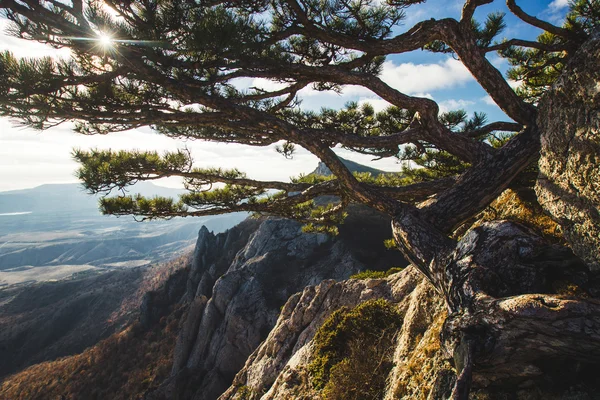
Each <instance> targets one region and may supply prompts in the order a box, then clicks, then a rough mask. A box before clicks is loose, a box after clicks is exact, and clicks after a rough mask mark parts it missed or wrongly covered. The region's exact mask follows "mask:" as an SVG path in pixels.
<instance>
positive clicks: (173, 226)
mask: <svg viewBox="0 0 600 400" xmlns="http://www.w3.org/2000/svg"><path fill="white" fill-rule="evenodd" d="M130 192H131V193H141V194H143V195H145V196H155V195H158V196H165V197H174V198H177V197H178V195H179V194H181V193H184V190H181V189H171V188H165V187H161V186H157V185H154V184H152V183H147V182H143V183H139V184H137V185H135V187H133V188H132V189H131V190H130ZM98 198H99V196H93V195H89V194H87V193H85V191H84V190H83V188H82V187H81V185H79V184H50V185H42V186H38V187H36V188H33V189H25V190H14V191H9V192H0V288H1V287H5V286H10V285H12V284H17V283H24V282H29V281H31V280H48V279H61V278H63V277H66V276H69V275H70V274H72V273H74V272H80V271H84V270H91V269H97V268H102V269H114V268H125V267H135V266H143V265H149V264H151V263H154V262H158V261H163V260H167V259H170V258H172V257H174V256H176V255H177V254H179V253H181V252H182V251H184V250H185V249H187V248H189V246H191V245H192V244H193V242H194V240H195V238H196V236H197V232H198V230H199V229H200V227H201V226H202V225H206V226H207V227H208V228H209V229H210V230H213V231H215V232H222V231H224V230H226V229H228V228H231V227H232V226H234V225H235V224H237V223H239V222H240V221H242V220H243V219H245V218H246V217H247V213H236V214H227V215H220V216H214V217H205V218H186V219H182V218H180V219H174V220H170V221H148V222H136V221H135V220H134V219H133V218H132V217H120V218H117V217H114V216H105V215H102V214H100V212H99V211H98ZM41 267H45V268H41Z"/></svg>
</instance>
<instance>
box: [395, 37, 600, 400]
mask: <svg viewBox="0 0 600 400" xmlns="http://www.w3.org/2000/svg"><path fill="white" fill-rule="evenodd" d="M599 49H600V41H599V37H598V36H595V37H593V38H592V39H590V40H589V41H588V42H587V43H586V44H584V45H583V46H582V49H581V50H580V51H579V52H578V53H577V54H576V55H575V57H574V58H573V61H572V62H571V63H570V64H569V65H568V66H567V67H566V68H565V71H564V73H563V75H564V76H570V74H572V73H573V71H576V73H577V74H579V75H584V74H585V72H582V70H586V69H589V70H593V71H596V73H595V74H592V76H595V77H598V73H597V70H598V59H599V58H598V53H599V51H598V50H599ZM592 50H593V51H592ZM590 55H591V56H590ZM586 60H587V61H586ZM564 81H565V79H560V80H559V81H558V84H559V85H560V84H564ZM589 81H590V82H591V83H593V84H595V86H594V85H592V86H593V87H591V88H585V89H582V90H579V93H580V94H587V95H590V96H592V99H594V100H592V101H591V102H590V103H589V104H593V105H594V107H596V108H595V109H596V110H597V104H596V103H594V101H596V100H597V98H598V96H597V94H598V88H599V87H600V84H599V83H598V79H596V80H595V81H593V80H589ZM561 82H563V83H561ZM549 93H550V94H549V95H552V93H553V92H552V91H550V92H549ZM566 101H567V98H563V99H562V103H561V105H562V106H565V107H566ZM574 101H575V100H574ZM576 101H577V102H581V99H580V98H579V99H576ZM542 102H543V101H542ZM563 114H564V113H561V112H557V110H554V112H553V113H550V112H549V113H547V115H548V117H549V118H556V117H560V116H561V115H563ZM593 117H594V118H596V120H597V115H595V116H593ZM586 121H589V118H588V119H586V118H583V119H582V118H580V119H578V120H577V119H575V121H570V123H571V124H574V123H577V122H580V123H582V124H585V123H586ZM553 122H555V123H553ZM540 126H541V128H539V127H538V126H529V127H527V129H526V131H525V133H526V134H527V135H523V134H521V135H519V136H521V137H522V139H521V141H523V140H525V141H527V142H528V143H527V144H529V145H530V146H531V147H529V148H528V149H527V148H523V147H522V146H518V147H517V149H520V150H519V152H516V153H515V152H507V151H501V152H500V153H501V154H502V155H500V154H499V153H497V154H495V155H493V156H492V157H497V160H496V161H497V162H493V163H490V165H495V167H493V168H491V169H487V168H486V169H478V168H473V169H472V171H473V172H467V173H466V174H465V175H464V176H463V177H461V179H460V180H459V182H458V183H457V185H456V186H455V187H453V188H451V189H449V190H448V191H446V192H445V193H442V194H441V195H439V196H437V197H436V199H435V200H432V201H430V202H429V204H426V205H423V207H422V208H421V209H420V210H419V209H410V208H409V207H400V208H399V212H398V214H397V215H396V217H395V218H394V219H393V222H392V226H393V232H394V237H395V239H396V241H397V242H398V243H399V246H400V248H401V250H402V251H403V253H404V254H405V256H406V257H407V259H409V260H410V261H411V262H412V263H413V264H414V265H415V266H417V268H419V270H420V271H421V272H422V273H423V274H424V275H425V276H426V277H427V278H428V279H429V280H430V281H431V282H432V283H433V285H434V286H435V288H436V289H437V290H438V292H439V293H440V294H441V295H442V296H443V297H444V299H445V301H446V304H447V307H448V310H449V313H448V314H449V316H448V319H447V320H446V322H445V325H444V330H443V332H442V338H441V340H442V345H443V347H444V349H445V351H446V352H447V355H448V356H449V357H450V358H452V359H453V360H454V366H455V368H456V370H457V381H456V384H455V387H454V391H453V394H452V398H453V399H467V398H468V397H469V392H470V390H471V387H473V388H485V387H491V386H493V387H497V386H507V385H513V386H514V385H518V384H522V383H523V382H526V381H529V380H532V379H534V378H536V377H541V376H543V375H544V374H546V373H547V370H548V366H550V365H551V366H553V368H555V370H556V371H562V372H563V373H564V376H568V372H570V371H569V369H572V368H573V365H575V364H581V363H584V364H600V301H598V300H596V299H595V298H593V297H594V296H593V294H594V293H595V292H594V291H593V287H592V284H591V283H590V282H592V280H593V277H592V273H590V270H589V268H588V266H586V264H584V263H583V262H582V261H581V260H580V259H579V258H577V257H576V256H574V255H573V254H572V252H571V251H570V250H569V249H567V248H564V247H561V246H558V245H549V244H547V243H545V242H544V241H543V240H542V239H541V238H539V237H538V236H537V235H536V234H535V233H534V232H533V231H531V230H529V229H528V228H525V227H523V226H521V225H518V224H515V223H510V222H506V221H499V222H493V223H487V224H484V225H482V226H480V227H477V228H475V229H473V230H471V231H470V232H469V233H468V234H467V235H466V236H465V237H464V238H463V239H461V240H460V241H458V242H455V241H452V240H450V239H448V235H449V234H450V233H451V231H452V230H453V229H455V228H456V226H457V224H458V223H460V222H462V221H463V220H465V219H466V218H469V217H472V216H473V215H475V214H477V213H478V212H479V211H480V210H481V209H482V208H483V207H485V206H486V205H487V204H489V202H490V201H491V200H492V199H493V198H494V197H495V196H497V195H498V194H499V193H500V192H501V191H502V190H503V189H504V188H506V187H507V186H508V184H510V182H511V180H512V179H513V178H514V176H515V175H516V174H517V173H518V172H520V171H521V170H522V169H523V168H525V167H526V166H527V165H528V163H530V162H531V160H532V159H535V157H536V153H537V150H538V144H537V143H538V140H537V139H536V137H537V135H538V132H539V130H540V129H542V128H547V127H552V126H554V127H556V126H561V125H560V123H559V122H558V121H544V123H543V124H540ZM569 129H571V130H573V131H578V130H580V129H581V130H589V128H587V127H585V126H580V127H577V126H570V127H569ZM543 134H545V135H546V136H548V135H551V134H552V132H545V133H543ZM532 147H533V149H532ZM503 157H504V158H503ZM563 157H564V155H563ZM488 161H489V160H488ZM486 162H487V161H486ZM502 163H504V164H503V166H502V167H500V168H498V165H500V164H502ZM593 168H595V170H597V169H598V165H595V166H594V167H593ZM596 183H597V182H596ZM596 212H597V210H596ZM592 226H593V228H594V229H592V230H593V231H594V232H595V231H596V230H598V229H599V228H598V225H597V223H595V222H592ZM597 250H598V249H597V247H596V249H595V253H594V254H596V255H597V254H598V251H597ZM557 282H568V285H571V287H572V288H576V290H575V291H574V292H573V291H572V292H573V293H571V294H564V293H563V294H559V292H560V291H558V290H557Z"/></svg>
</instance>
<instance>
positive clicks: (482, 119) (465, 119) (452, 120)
mask: <svg viewBox="0 0 600 400" xmlns="http://www.w3.org/2000/svg"><path fill="white" fill-rule="evenodd" d="M439 118H440V122H442V123H443V124H444V125H445V126H446V127H447V128H448V129H450V130H451V131H453V132H455V133H456V134H457V135H460V134H465V133H466V132H469V131H472V130H475V129H478V128H481V127H482V126H484V125H485V124H486V122H487V117H486V115H485V114H483V113H478V112H476V113H474V114H473V116H472V117H470V118H469V116H468V115H467V113H466V111H464V110H456V111H449V112H446V113H443V114H440V117H439ZM477 139H478V140H487V141H488V142H489V141H490V140H494V138H493V136H490V135H484V136H482V137H479V138H477ZM399 158H400V159H401V160H403V161H410V163H406V164H404V168H403V169H402V174H403V175H404V180H405V184H407V183H412V182H422V181H430V180H435V179H438V178H444V177H449V176H456V175H459V174H461V173H462V172H464V171H465V170H466V169H467V168H468V167H469V164H468V163H466V162H464V161H462V160H460V159H459V158H458V157H456V156H454V155H452V154H450V153H448V152H446V151H443V150H440V149H438V148H436V147H435V146H431V145H429V144H427V143H419V144H418V145H408V146H405V147H404V149H403V150H402V151H401V153H400V154H399Z"/></svg>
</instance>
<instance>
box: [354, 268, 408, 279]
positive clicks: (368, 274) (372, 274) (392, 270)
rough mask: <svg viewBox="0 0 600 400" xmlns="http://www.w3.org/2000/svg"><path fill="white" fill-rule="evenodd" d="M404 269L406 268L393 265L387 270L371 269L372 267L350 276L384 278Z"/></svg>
mask: <svg viewBox="0 0 600 400" xmlns="http://www.w3.org/2000/svg"><path fill="white" fill-rule="evenodd" d="M403 269H404V268H402V267H392V268H390V269H388V270H387V271H371V270H370V269H368V270H366V271H362V272H359V273H358V274H354V275H352V276H350V279H383V278H387V277H388V276H390V275H393V274H395V273H397V272H400V271H402V270H403Z"/></svg>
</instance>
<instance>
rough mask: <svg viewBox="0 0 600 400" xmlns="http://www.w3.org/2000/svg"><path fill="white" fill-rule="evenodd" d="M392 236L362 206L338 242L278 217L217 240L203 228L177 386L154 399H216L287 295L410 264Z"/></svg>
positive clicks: (178, 354) (177, 361)
mask: <svg viewBox="0 0 600 400" xmlns="http://www.w3.org/2000/svg"><path fill="white" fill-rule="evenodd" d="M390 235H391V228H390V224H389V220H388V219H387V218H385V217H383V216H381V215H379V214H376V213H374V212H373V211H370V210H367V209H365V208H362V207H357V208H353V210H351V212H350V216H349V218H348V219H347V221H346V223H345V224H344V225H343V226H342V227H341V229H340V234H339V236H337V237H335V238H334V237H330V236H326V235H322V234H307V233H303V232H302V230H301V224H299V223H296V222H293V221H289V220H286V219H281V218H263V219H259V220H248V221H245V222H244V223H242V224H240V225H238V226H237V227H235V228H233V229H231V230H230V231H228V232H225V233H223V234H219V235H213V234H212V233H210V232H208V231H207V230H206V229H202V230H201V231H200V233H199V237H198V242H197V245H196V251H195V253H194V261H193V263H192V268H191V270H190V274H189V278H188V281H187V291H186V294H185V299H186V301H187V302H189V304H190V306H189V309H188V312H187V317H186V318H185V321H184V323H183V325H182V327H181V331H180V334H179V339H178V342H177V345H176V349H175V357H174V365H173V374H172V379H170V380H169V381H167V382H165V384H164V385H163V386H162V387H161V389H160V390H159V391H157V392H155V393H153V394H152V395H151V396H150V398H194V399H216V398H217V397H218V396H219V395H221V394H222V393H223V392H224V391H225V389H227V387H229V386H230V384H231V382H232V380H233V378H234V376H235V374H236V373H237V372H238V371H239V370H240V369H241V368H242V367H243V365H244V363H245V362H246V359H247V358H248V356H249V355H250V354H251V353H252V352H253V351H254V350H255V349H256V348H257V347H258V346H259V345H260V343H261V342H262V341H263V340H264V339H265V338H266V337H267V335H268V333H269V331H271V329H272V328H273V326H274V325H275V323H276V321H277V318H278V315H279V313H280V311H281V307H282V306H283V305H284V304H285V303H286V301H288V299H289V298H290V296H292V295H294V294H295V293H297V292H299V291H302V290H303V289H304V288H305V287H306V286H309V285H317V284H319V283H320V282H322V281H325V280H328V279H329V280H330V279H334V280H342V279H346V278H348V277H349V276H350V275H352V274H354V273H357V272H359V271H361V270H365V269H375V270H381V269H388V268H389V267H391V266H403V265H406V262H405V261H404V260H403V259H402V258H401V257H400V255H399V253H398V252H391V251H387V250H386V249H385V247H384V246H383V240H384V239H386V238H389V237H390ZM365 238H366V239H365ZM328 282H330V283H333V281H328ZM183 377H188V378H183ZM189 377H193V378H189Z"/></svg>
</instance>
